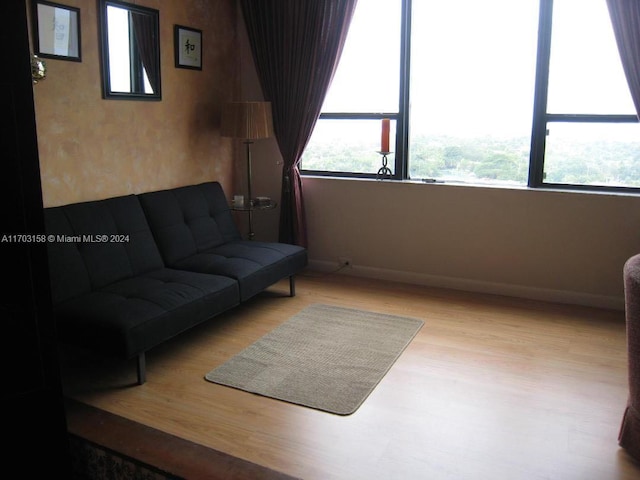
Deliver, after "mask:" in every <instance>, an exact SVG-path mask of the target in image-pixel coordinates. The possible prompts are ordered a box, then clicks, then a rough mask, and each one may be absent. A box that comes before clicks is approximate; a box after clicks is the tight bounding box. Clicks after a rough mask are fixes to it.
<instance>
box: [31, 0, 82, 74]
mask: <svg viewBox="0 0 640 480" xmlns="http://www.w3.org/2000/svg"><path fill="white" fill-rule="evenodd" d="M32 8H33V15H32V18H33V33H34V39H33V50H34V53H35V54H36V55H38V56H40V57H44V58H56V59H59V60H70V61H72V62H81V61H82V56H81V46H80V9H79V8H75V7H69V6H67V5H61V4H59V3H53V2H45V1H42V0H34V1H33V2H32Z"/></svg>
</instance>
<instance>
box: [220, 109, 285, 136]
mask: <svg viewBox="0 0 640 480" xmlns="http://www.w3.org/2000/svg"><path fill="white" fill-rule="evenodd" d="M221 123H222V126H221V133H222V136H223V137H231V138H241V139H243V140H259V139H261V138H268V137H271V136H273V122H272V117H271V102H230V103H227V104H225V105H224V106H223V108H222V122H221Z"/></svg>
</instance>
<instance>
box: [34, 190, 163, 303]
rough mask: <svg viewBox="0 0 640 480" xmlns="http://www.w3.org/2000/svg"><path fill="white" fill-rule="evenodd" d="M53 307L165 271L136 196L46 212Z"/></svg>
mask: <svg viewBox="0 0 640 480" xmlns="http://www.w3.org/2000/svg"><path fill="white" fill-rule="evenodd" d="M44 214H45V228H46V231H47V234H50V235H53V236H54V238H53V239H52V241H49V242H48V243H47V248H48V256H49V265H50V275H51V284H52V296H53V303H54V304H57V303H60V302H62V301H64V300H67V299H69V298H72V297H75V296H78V295H81V294H82V293H86V292H88V291H90V290H95V289H99V288H101V287H104V286H106V285H109V284H111V283H114V282H117V281H119V280H123V279H125V278H130V277H133V276H135V275H138V274H140V273H143V272H147V271H151V270H155V269H158V268H162V267H164V264H163V262H162V257H161V256H160V252H159V251H158V248H157V246H156V244H155V242H154V239H153V235H152V233H151V230H150V229H149V224H148V223H147V221H146V218H145V216H144V212H143V211H142V207H141V206H140V202H139V200H138V198H137V197H136V196H135V195H126V196H122V197H114V198H110V199H106V200H97V201H92V202H83V203H76V204H71V205H64V206H61V207H51V208H47V209H45V211H44Z"/></svg>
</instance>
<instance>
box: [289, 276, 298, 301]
mask: <svg viewBox="0 0 640 480" xmlns="http://www.w3.org/2000/svg"><path fill="white" fill-rule="evenodd" d="M289 296H290V297H295V296H296V280H295V278H294V276H293V275H291V276H290V277H289Z"/></svg>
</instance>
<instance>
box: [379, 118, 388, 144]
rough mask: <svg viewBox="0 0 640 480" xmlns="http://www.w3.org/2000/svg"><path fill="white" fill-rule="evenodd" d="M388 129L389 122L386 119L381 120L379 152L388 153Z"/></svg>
mask: <svg viewBox="0 0 640 480" xmlns="http://www.w3.org/2000/svg"><path fill="white" fill-rule="evenodd" d="M389 129H390V122H389V119H388V118H383V119H382V137H381V141H380V151H381V152H388V151H389Z"/></svg>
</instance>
